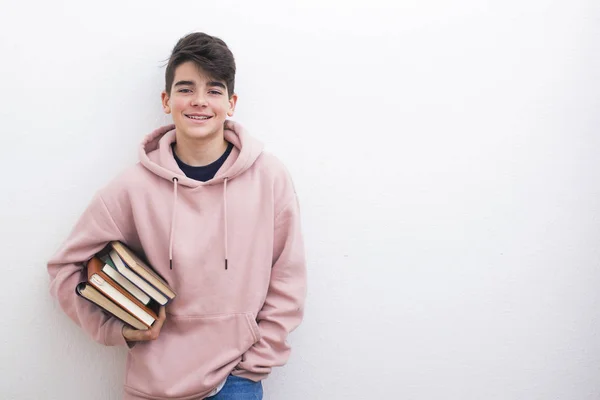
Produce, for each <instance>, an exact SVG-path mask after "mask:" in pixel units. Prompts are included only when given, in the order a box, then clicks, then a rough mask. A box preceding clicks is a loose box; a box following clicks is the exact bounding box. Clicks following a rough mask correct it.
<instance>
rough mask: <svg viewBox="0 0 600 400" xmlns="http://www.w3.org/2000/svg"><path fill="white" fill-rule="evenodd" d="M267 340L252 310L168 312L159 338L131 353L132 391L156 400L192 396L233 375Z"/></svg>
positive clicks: (129, 385)
mask: <svg viewBox="0 0 600 400" xmlns="http://www.w3.org/2000/svg"><path fill="white" fill-rule="evenodd" d="M260 339H261V337H260V332H259V329H258V325H257V324H256V321H255V317H254V315H253V314H252V313H237V314H218V315H208V316H178V315H173V314H168V315H167V320H166V321H165V324H164V325H163V327H162V329H161V332H160V336H159V338H158V339H156V340H154V341H149V342H138V343H137V344H136V345H135V347H134V348H133V349H132V350H130V351H129V354H128V357H127V377H126V381H125V387H126V390H128V391H131V392H133V393H135V394H138V395H139V394H142V395H145V396H146V397H147V398H150V399H182V400H183V399H192V398H197V397H199V396H203V395H205V394H207V393H209V392H210V391H211V390H213V389H214V388H215V387H216V386H217V385H218V384H219V383H221V382H222V381H223V380H224V379H226V378H227V376H228V375H229V373H230V372H231V370H233V368H234V367H235V366H236V365H237V364H238V362H239V361H240V360H241V357H242V354H244V353H245V352H246V351H247V350H248V349H249V348H250V347H252V345H254V344H255V343H256V342H258V341H259V340H260Z"/></svg>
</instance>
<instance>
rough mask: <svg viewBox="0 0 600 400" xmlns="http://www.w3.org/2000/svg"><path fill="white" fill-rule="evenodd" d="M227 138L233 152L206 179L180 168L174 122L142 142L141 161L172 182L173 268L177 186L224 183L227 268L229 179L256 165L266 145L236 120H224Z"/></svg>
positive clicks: (171, 232) (226, 255)
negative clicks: (176, 152)
mask: <svg viewBox="0 0 600 400" xmlns="http://www.w3.org/2000/svg"><path fill="white" fill-rule="evenodd" d="M223 134H224V137H225V140H227V141H228V142H229V143H231V144H233V147H234V149H233V150H232V151H231V154H230V155H229V157H227V160H225V163H224V164H223V166H222V167H221V168H220V169H219V171H217V174H216V175H215V176H214V177H213V178H212V179H210V180H208V181H206V182H201V181H197V180H194V179H190V178H188V177H187V176H185V174H184V173H183V172H182V171H181V169H180V168H179V166H178V165H177V161H175V157H173V149H172V147H171V144H172V143H173V142H175V141H176V137H175V125H167V126H163V127H161V128H158V129H156V130H155V131H153V132H152V133H150V134H149V135H148V136H146V138H145V139H144V140H143V141H142V144H141V145H140V154H139V156H140V161H141V163H142V165H143V166H144V167H146V168H147V169H148V170H149V171H151V172H152V173H154V174H156V175H158V176H160V177H161V178H164V179H167V180H168V181H170V182H172V183H173V208H172V211H171V229H170V234H169V268H170V269H173V241H174V238H175V230H176V226H175V221H176V219H177V207H178V206H177V202H178V196H177V187H178V186H179V185H182V186H187V187H189V188H198V187H202V186H206V185H215V184H220V183H222V184H223V226H224V233H223V246H224V255H223V256H224V260H223V261H224V265H225V269H227V268H228V263H229V254H228V253H229V252H228V243H229V238H228V225H229V223H228V217H227V181H229V180H231V179H234V178H235V177H237V176H239V175H240V174H242V173H243V172H244V171H246V170H247V169H248V168H250V167H251V166H252V164H254V162H255V161H256V159H257V158H258V156H259V155H260V154H261V152H262V149H263V145H262V143H261V142H259V141H258V140H256V139H254V138H252V137H251V136H250V135H248V134H247V133H246V132H245V130H244V128H242V126H241V125H240V124H238V123H236V122H233V121H229V120H227V121H225V129H224V131H223Z"/></svg>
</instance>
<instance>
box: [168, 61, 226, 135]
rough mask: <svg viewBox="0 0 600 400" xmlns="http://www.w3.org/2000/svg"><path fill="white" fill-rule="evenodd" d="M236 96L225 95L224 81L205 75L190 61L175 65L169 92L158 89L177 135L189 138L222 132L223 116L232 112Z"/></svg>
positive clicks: (221, 133) (220, 133)
mask: <svg viewBox="0 0 600 400" xmlns="http://www.w3.org/2000/svg"><path fill="white" fill-rule="evenodd" d="M236 101H237V96H236V95H235V94H234V95H233V96H231V97H229V93H227V86H226V85H225V82H220V81H214V80H213V79H211V78H209V77H207V76H206V75H205V74H204V73H203V71H202V70H201V69H199V68H198V67H197V66H196V64H194V63H193V62H191V61H188V62H185V63H183V64H181V65H179V66H178V67H177V68H176V69H175V78H174V79H173V86H172V87H171V94H170V95H169V94H168V93H167V92H163V93H162V104H163V109H164V111H165V113H167V114H172V117H173V122H174V123H175V128H176V129H177V135H178V136H180V137H181V136H183V137H185V138H186V139H192V140H201V141H205V140H210V139H213V138H217V137H222V136H223V125H224V123H225V119H226V118H227V117H228V116H229V117H231V116H232V115H233V111H234V109H235V103H236Z"/></svg>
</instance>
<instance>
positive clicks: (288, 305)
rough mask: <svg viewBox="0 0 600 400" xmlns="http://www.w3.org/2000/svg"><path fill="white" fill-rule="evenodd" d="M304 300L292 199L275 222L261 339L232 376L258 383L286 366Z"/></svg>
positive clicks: (303, 266) (300, 244) (302, 261)
mask: <svg viewBox="0 0 600 400" xmlns="http://www.w3.org/2000/svg"><path fill="white" fill-rule="evenodd" d="M305 297H306V261H305V254H304V243H303V239H302V233H301V228H300V213H299V206H298V200H297V198H296V196H295V195H294V198H293V199H292V200H291V201H290V202H289V203H288V204H287V205H286V206H285V207H284V208H283V209H282V210H281V211H280V212H279V213H278V215H277V216H276V218H275V236H274V246H273V266H272V269H271V280H270V283H269V290H268V293H267V297H266V300H265V303H264V305H263V307H262V310H261V311H260V312H259V313H258V316H257V322H258V327H259V331H260V334H261V337H262V338H261V340H260V341H258V342H257V343H256V344H254V346H253V347H251V348H250V349H249V350H248V351H247V352H246V353H245V354H244V355H243V357H242V361H241V362H240V363H239V364H238V366H237V368H236V370H235V371H234V372H233V374H234V375H238V376H242V377H244V378H248V379H252V380H255V381H257V380H260V379H261V378H263V377H264V375H265V374H268V373H270V372H271V369H272V367H275V366H282V365H284V364H285V363H286V361H287V360H288V358H289V356H290V351H291V350H290V346H289V345H288V344H287V343H286V339H287V336H288V334H289V333H290V332H291V331H293V330H294V329H295V328H296V327H297V326H298V325H299V324H300V322H301V320H302V317H303V314H304V300H305Z"/></svg>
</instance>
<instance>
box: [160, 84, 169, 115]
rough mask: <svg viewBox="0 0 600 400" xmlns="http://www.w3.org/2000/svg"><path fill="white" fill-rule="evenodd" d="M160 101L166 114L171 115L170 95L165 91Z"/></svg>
mask: <svg viewBox="0 0 600 400" xmlns="http://www.w3.org/2000/svg"><path fill="white" fill-rule="evenodd" d="M160 99H161V102H162V106H163V111H164V112H165V114H171V106H170V105H169V94H168V93H167V92H165V91H164V90H163V92H162V93H161V94H160Z"/></svg>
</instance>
